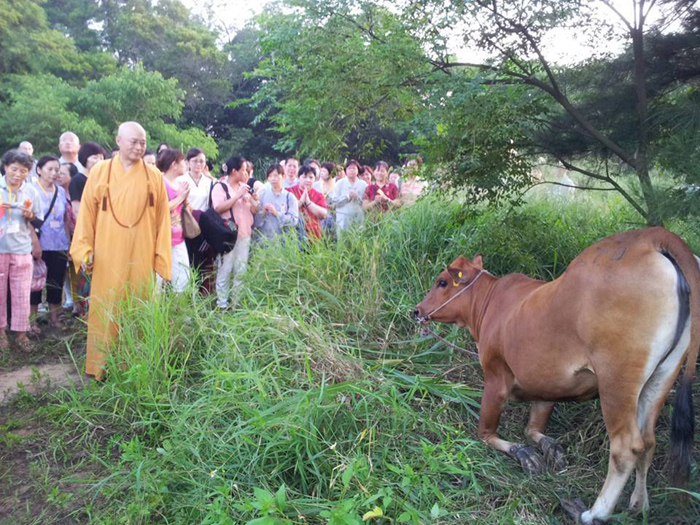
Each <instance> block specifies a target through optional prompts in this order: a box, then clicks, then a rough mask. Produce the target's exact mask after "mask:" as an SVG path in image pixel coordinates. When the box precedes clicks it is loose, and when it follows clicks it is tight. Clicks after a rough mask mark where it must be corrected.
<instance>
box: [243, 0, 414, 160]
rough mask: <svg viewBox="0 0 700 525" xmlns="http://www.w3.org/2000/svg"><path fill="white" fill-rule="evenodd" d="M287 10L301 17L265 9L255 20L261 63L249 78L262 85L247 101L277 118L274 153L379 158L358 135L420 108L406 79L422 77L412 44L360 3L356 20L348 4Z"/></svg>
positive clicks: (383, 12)
mask: <svg viewBox="0 0 700 525" xmlns="http://www.w3.org/2000/svg"><path fill="white" fill-rule="evenodd" d="M340 4H342V3H340ZM289 6H293V7H301V8H303V9H297V10H292V11H291V12H290V10H289V9H285V8H284V5H282V4H272V5H270V6H269V7H268V9H267V10H266V13H265V14H264V15H262V16H261V17H260V18H259V19H258V22H259V23H260V25H261V27H262V31H261V38H260V41H261V47H262V50H263V52H264V53H265V55H266V58H265V59H264V60H263V61H262V62H261V63H260V66H259V68H258V70H257V71H256V75H258V76H259V77H262V78H264V79H269V80H267V81H266V82H262V83H261V85H260V88H259V90H258V92H257V93H256V95H255V97H254V98H253V100H254V101H255V103H257V104H262V103H264V102H267V103H269V104H270V105H269V106H267V108H268V111H269V110H270V109H271V108H275V109H276V110H277V111H276V112H275V113H271V114H270V119H271V120H272V122H273V123H274V130H275V131H277V132H279V133H281V134H282V137H283V138H282V139H281V140H280V141H278V143H277V144H276V147H277V148H278V149H280V150H282V151H297V150H299V151H301V152H304V153H305V154H309V155H317V156H330V157H333V156H339V155H343V154H348V153H350V154H352V155H353V156H355V155H357V156H363V155H373V154H376V153H377V152H378V151H381V149H382V147H383V145H382V144H379V145H378V144H376V143H374V141H372V140H368V138H367V137H366V134H364V133H363V130H367V129H374V130H380V129H383V128H389V127H392V126H393V125H396V124H397V123H399V122H402V121H404V120H406V119H407V118H409V117H410V116H411V115H412V114H413V111H414V110H415V109H416V108H418V107H419V106H420V93H419V92H418V90H417V89H416V88H417V85H418V83H417V82H415V81H414V80H413V79H414V78H415V79H419V78H421V77H422V76H423V75H424V74H425V73H426V72H427V71H428V65H427V64H426V63H425V62H424V60H423V52H422V49H421V47H420V42H419V41H418V40H417V39H415V38H413V37H412V36H411V35H410V34H409V33H408V32H407V31H406V29H405V27H404V26H402V25H401V23H400V20H399V19H398V18H397V17H396V15H393V14H392V13H391V12H390V11H389V10H387V9H385V8H383V7H380V6H376V5H374V4H370V3H362V5H361V6H360V7H361V9H362V11H361V13H360V14H358V15H354V14H352V11H353V8H354V7H355V6H354V5H352V6H351V5H349V4H347V5H346V4H343V5H340V6H339V5H338V4H337V3H332V2H319V3H318V4H315V3H311V2H308V3H307V2H289ZM284 13H289V14H284ZM353 136H354V137H353ZM374 136H375V137H376V135H374ZM352 138H354V142H355V145H354V146H355V148H354V149H352V150H351V149H350V146H351V144H350V141H351V139H352Z"/></svg>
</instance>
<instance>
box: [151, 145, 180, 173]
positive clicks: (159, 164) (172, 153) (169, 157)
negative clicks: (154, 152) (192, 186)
mask: <svg viewBox="0 0 700 525" xmlns="http://www.w3.org/2000/svg"><path fill="white" fill-rule="evenodd" d="M184 158H185V155H184V153H182V151H180V150H177V149H170V148H168V149H164V150H163V151H161V152H160V155H158V157H157V158H156V168H158V169H159V170H160V171H162V172H163V173H165V172H166V171H168V170H169V169H170V166H172V165H173V164H174V163H175V162H180V161H181V160H183V159H184Z"/></svg>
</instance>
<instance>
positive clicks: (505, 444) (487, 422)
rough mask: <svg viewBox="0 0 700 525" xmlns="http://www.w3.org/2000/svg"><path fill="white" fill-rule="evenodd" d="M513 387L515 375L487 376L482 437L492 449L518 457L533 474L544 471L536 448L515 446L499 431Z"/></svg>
mask: <svg viewBox="0 0 700 525" xmlns="http://www.w3.org/2000/svg"><path fill="white" fill-rule="evenodd" d="M512 385H513V376H512V375H511V374H510V373H508V372H505V371H499V372H492V373H489V374H488V375H487V374H486V372H485V375H484V395H483V397H482V399H481V412H480V413H479V437H480V438H481V439H482V440H483V441H485V442H486V444H487V445H488V446H490V447H491V448H494V449H496V450H500V451H501V452H504V453H506V454H508V455H509V456H511V457H512V458H514V459H515V460H517V461H518V463H520V466H521V467H522V468H523V470H525V471H526V472H528V473H529V474H539V473H540V472H542V468H543V465H544V461H543V459H542V456H541V455H540V453H539V452H537V450H536V449H535V448H533V447H528V446H525V445H523V444H521V443H511V442H510V441H506V440H505V439H501V438H500V437H499V436H498V434H497V433H496V430H497V429H498V423H499V422H500V420H501V412H502V410H503V403H505V401H506V399H507V398H508V393H509V392H510V388H511V386H512Z"/></svg>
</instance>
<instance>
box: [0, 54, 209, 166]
mask: <svg viewBox="0 0 700 525" xmlns="http://www.w3.org/2000/svg"><path fill="white" fill-rule="evenodd" d="M2 88H3V91H4V92H6V93H8V99H7V101H5V102H4V103H3V104H2V105H1V106H0V129H2V130H3V132H4V137H3V140H4V141H5V143H4V144H2V146H3V147H5V148H8V147H12V146H14V145H16V143H17V142H19V141H21V140H30V141H32V143H34V146H35V148H36V150H37V151H38V152H52V151H55V150H56V147H57V146H56V145H57V141H58V137H59V135H60V134H61V133H62V132H63V131H65V130H67V129H70V130H72V131H74V132H76V133H77V134H78V136H80V137H81V138H82V139H83V140H94V141H97V142H100V143H102V144H106V145H113V144H114V142H113V140H114V136H115V134H116V131H117V128H118V126H119V124H120V123H121V122H124V121H127V120H136V121H138V122H140V123H141V124H142V125H143V126H144V128H145V129H146V130H147V132H148V134H149V140H150V141H151V142H161V141H165V142H168V143H169V144H172V145H174V146H178V147H181V148H183V149H186V148H189V147H192V146H197V147H199V148H201V149H203V150H204V151H205V152H206V153H207V155H210V156H212V157H215V156H216V155H217V153H218V150H217V147H216V143H215V142H214V140H213V139H212V138H210V137H207V136H206V135H205V134H204V132H203V131H202V130H199V129H196V128H189V129H184V130H181V129H179V128H178V127H176V126H175V125H173V124H172V123H169V122H167V121H168V120H176V119H177V118H179V116H180V112H181V111H182V107H183V98H184V95H183V92H182V90H181V89H179V87H178V85H177V81H176V80H175V79H164V78H163V77H162V75H160V73H153V72H148V71H145V70H144V69H143V68H142V67H140V66H137V67H136V68H134V69H129V68H126V67H122V68H121V69H120V70H119V71H118V72H117V73H115V74H114V75H109V76H106V77H104V78H102V79H100V80H92V81H89V82H87V84H86V85H85V88H83V89H80V88H77V87H75V86H71V85H70V84H68V83H66V82H65V81H63V80H61V79H59V78H56V77H54V76H52V75H35V76H32V77H29V76H26V75H17V76H14V77H9V78H8V79H6V81H5V83H4V85H3V86H2Z"/></svg>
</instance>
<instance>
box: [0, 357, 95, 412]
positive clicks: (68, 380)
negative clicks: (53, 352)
mask: <svg viewBox="0 0 700 525" xmlns="http://www.w3.org/2000/svg"><path fill="white" fill-rule="evenodd" d="M71 384H72V385H75V386H76V387H79V386H80V385H81V384H82V378H81V377H80V375H79V374H78V372H77V370H76V369H75V366H74V365H73V364H72V363H55V364H39V365H32V366H22V367H20V368H17V369H15V370H10V371H7V372H0V406H3V405H7V404H8V403H9V402H10V401H12V399H13V398H14V397H15V396H17V395H18V394H19V393H20V392H22V391H26V392H28V393H29V394H32V395H38V394H41V393H44V392H47V391H49V390H52V389H56V388H60V387H64V386H69V385H71Z"/></svg>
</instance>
